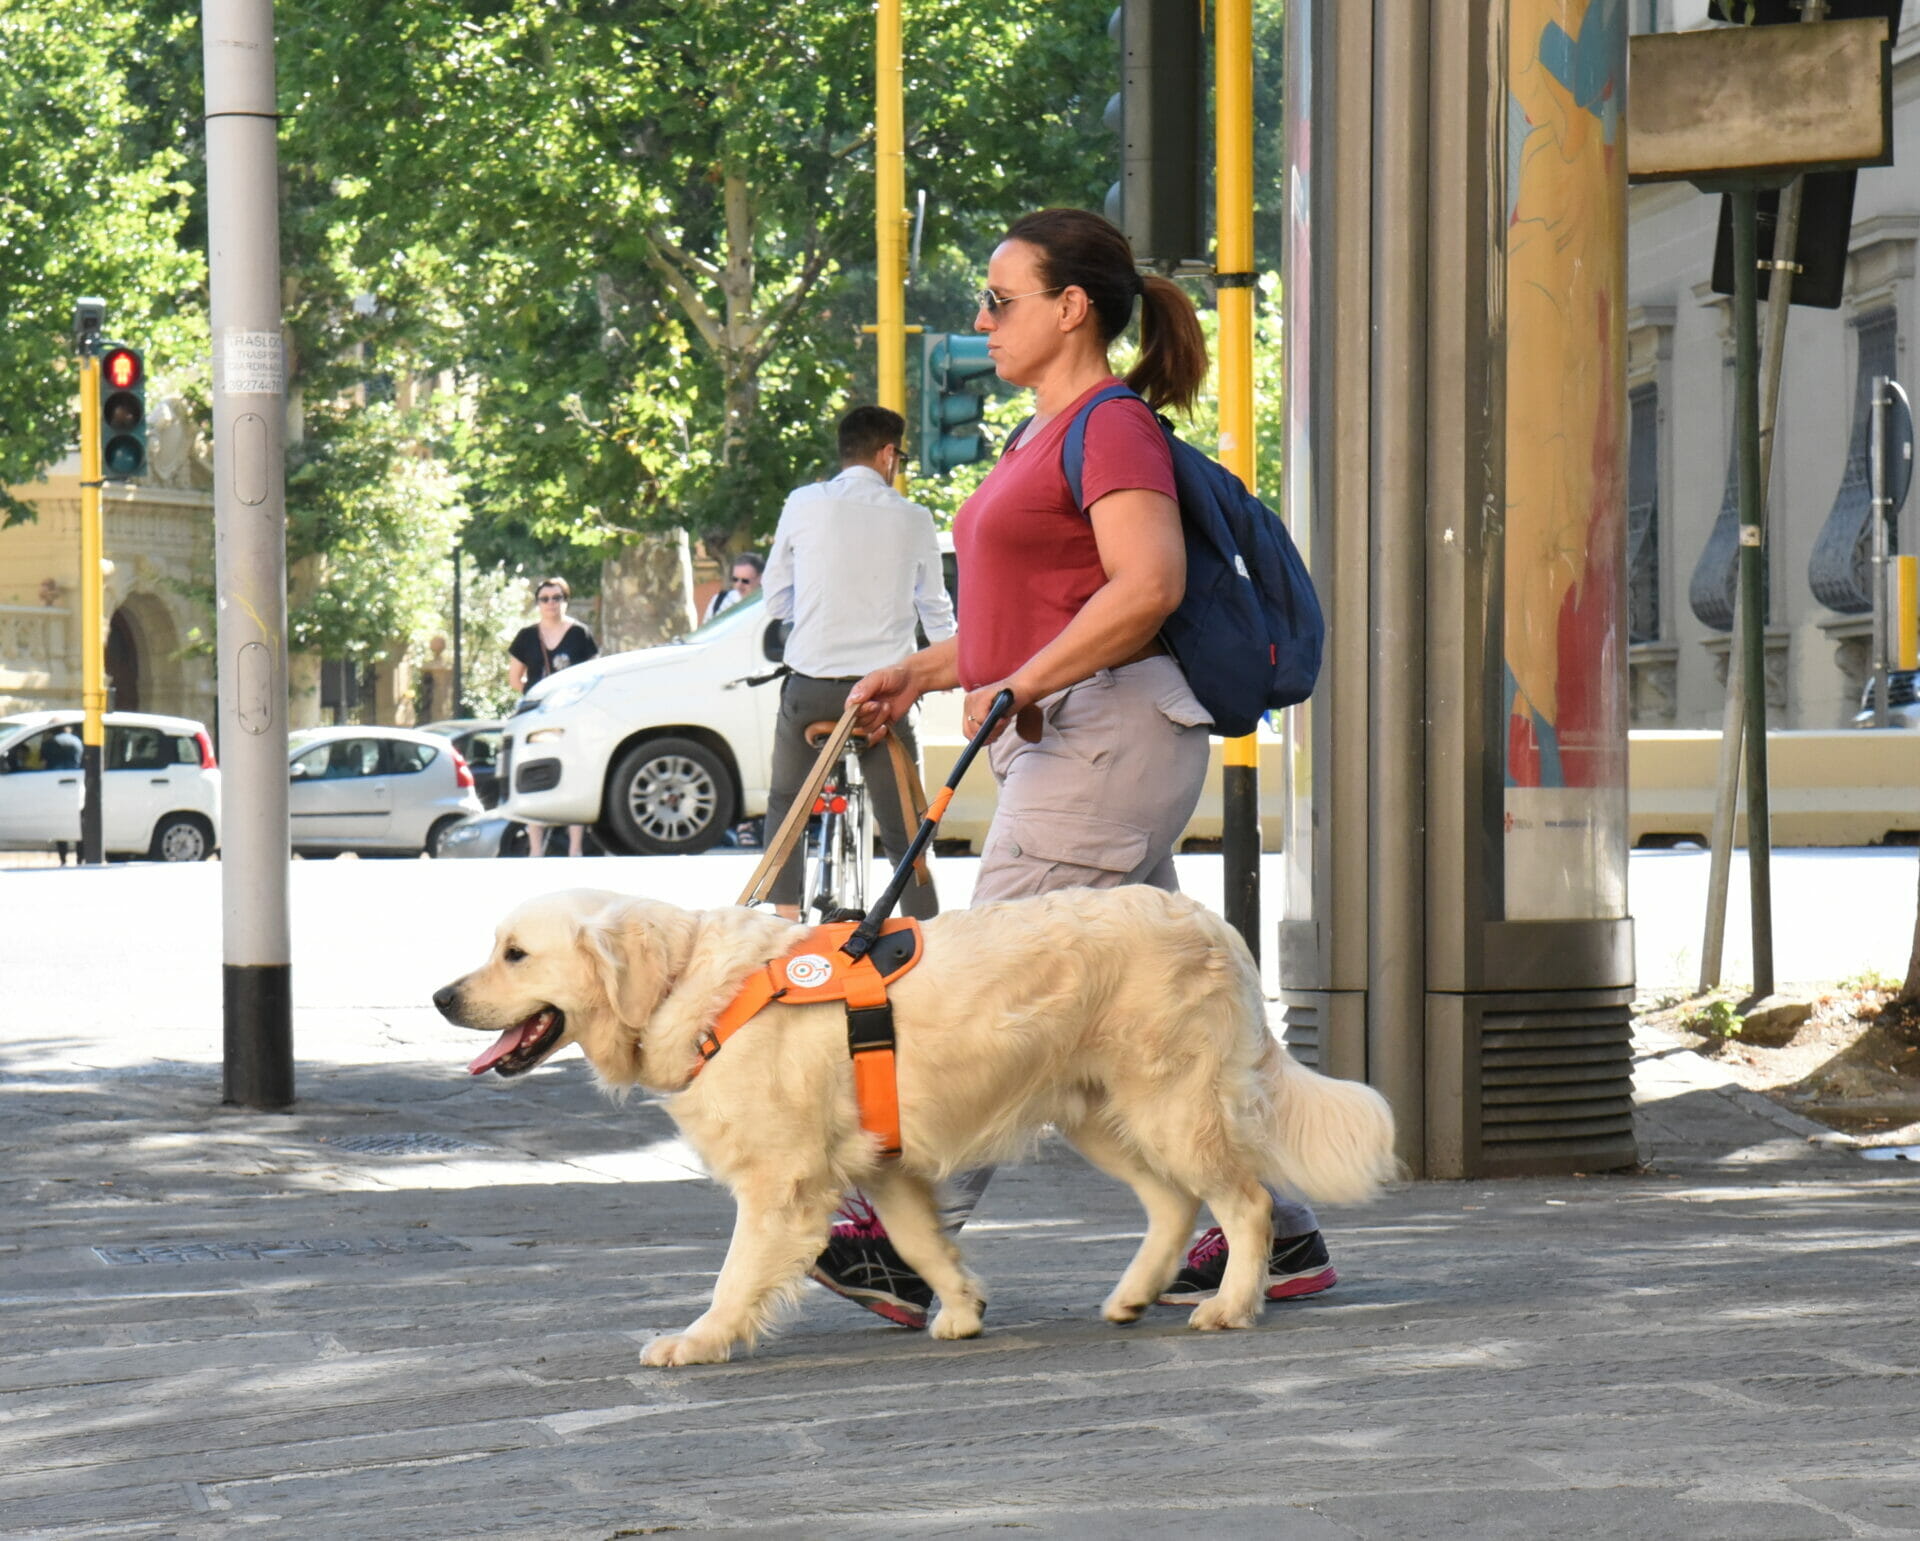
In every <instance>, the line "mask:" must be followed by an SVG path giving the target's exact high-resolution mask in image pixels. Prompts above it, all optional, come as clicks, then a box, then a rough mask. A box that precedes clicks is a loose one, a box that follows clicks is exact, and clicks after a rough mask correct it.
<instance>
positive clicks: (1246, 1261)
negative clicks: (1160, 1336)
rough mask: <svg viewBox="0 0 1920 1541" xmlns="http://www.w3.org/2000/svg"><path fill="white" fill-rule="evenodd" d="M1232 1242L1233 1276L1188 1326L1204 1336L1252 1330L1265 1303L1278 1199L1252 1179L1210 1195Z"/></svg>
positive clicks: (1228, 1276) (1199, 1307) (1226, 1276)
mask: <svg viewBox="0 0 1920 1541" xmlns="http://www.w3.org/2000/svg"><path fill="white" fill-rule="evenodd" d="M1206 1199H1207V1207H1208V1208H1210V1209H1211V1210H1212V1211H1213V1217H1214V1219H1216V1220H1218V1221H1219V1222H1220V1229H1221V1230H1222V1231H1223V1232H1225V1233H1226V1238H1227V1271H1226V1273H1225V1274H1224V1275H1223V1276H1222V1277H1221V1280H1220V1290H1219V1293H1218V1294H1216V1295H1215V1296H1214V1297H1213V1299H1211V1300H1204V1301H1202V1302H1201V1303H1200V1304H1199V1305H1197V1306H1195V1307H1194V1311H1193V1315H1192V1316H1190V1317H1188V1318H1187V1325H1188V1326H1189V1327H1192V1328H1195V1329H1197V1330H1199V1331H1201V1332H1213V1331H1216V1330H1218V1329H1219V1328H1222V1327H1251V1326H1252V1325H1253V1324H1254V1323H1255V1322H1257V1321H1258V1320H1259V1319H1260V1308H1261V1306H1262V1305H1264V1304H1265V1296H1266V1282H1267V1255H1268V1253H1269V1252H1270V1251H1271V1250H1272V1247H1273V1197H1272V1195H1271V1194H1269V1193H1268V1192H1267V1190H1266V1189H1265V1188H1264V1187H1262V1186H1261V1185H1260V1184H1259V1183H1258V1182H1256V1181H1254V1180H1253V1179H1252V1178H1251V1177H1248V1178H1245V1179H1243V1180H1242V1181H1240V1182H1239V1183H1236V1184H1235V1185H1233V1186H1232V1187H1228V1188H1223V1189H1220V1190H1217V1191H1215V1192H1212V1193H1209V1194H1207V1195H1206Z"/></svg>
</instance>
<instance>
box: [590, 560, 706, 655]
mask: <svg viewBox="0 0 1920 1541" xmlns="http://www.w3.org/2000/svg"><path fill="white" fill-rule="evenodd" d="M693 621H694V618H693V559H692V556H691V554H690V552H689V550H688V546H687V534H686V531H684V530H674V531H672V532H671V533H669V534H665V535H650V536H645V537H643V538H641V539H640V540H637V541H635V542H634V543H633V544H632V545H630V546H627V547H624V548H623V549H622V550H620V551H619V552H618V553H617V554H616V555H614V556H611V557H609V558H608V559H607V560H606V561H605V562H604V563H602V564H601V568H600V624H599V628H598V630H597V633H596V635H595V639H594V640H596V641H597V642H598V643H599V644H600V651H601V652H603V653H624V652H626V651H627V650H629V649H630V648H636V647H652V646H654V645H655V644H656V643H660V642H670V641H672V640H673V638H675V637H683V636H685V635H686V634H687V633H688V632H689V631H691V630H692V629H693Z"/></svg>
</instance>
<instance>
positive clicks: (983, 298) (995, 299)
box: [973, 284, 1066, 316]
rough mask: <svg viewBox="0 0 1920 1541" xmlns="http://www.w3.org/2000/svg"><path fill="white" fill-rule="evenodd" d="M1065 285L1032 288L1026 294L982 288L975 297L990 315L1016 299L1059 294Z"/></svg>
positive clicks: (993, 314) (997, 312) (998, 312)
mask: <svg viewBox="0 0 1920 1541" xmlns="http://www.w3.org/2000/svg"><path fill="white" fill-rule="evenodd" d="M1065 287H1066V286H1065V285H1064V284H1055V285H1054V286H1053V287H1052V288H1051V289H1031V290H1029V291H1028V292H1027V293H1025V294H995V293H994V292H993V291H992V290H991V289H982V290H981V291H980V292H979V293H978V294H976V295H975V296H974V297H973V298H974V301H975V303H976V304H978V305H979V307H980V308H981V309H982V310H984V311H985V312H986V313H987V314H988V315H990V316H997V315H999V314H1000V312H1001V311H1003V310H1005V309H1006V308H1007V307H1008V306H1009V305H1011V304H1012V303H1013V302H1014V301H1015V300H1031V299H1037V298H1038V297H1039V296H1041V295H1043V294H1058V293H1059V292H1060V291H1061V290H1062V289H1063V288H1065Z"/></svg>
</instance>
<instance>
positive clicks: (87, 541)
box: [80, 353, 107, 863]
mask: <svg viewBox="0 0 1920 1541" xmlns="http://www.w3.org/2000/svg"><path fill="white" fill-rule="evenodd" d="M100 471H101V466H100V358H99V355H98V354H96V353H83V354H82V355H81V356H80V706H81V710H82V711H83V712H84V713H85V714H86V715H85V717H84V718H83V720H82V722H81V725H80V743H81V746H82V750H83V752H84V754H85V756H86V769H87V772H88V774H87V775H86V776H85V778H84V780H85V783H86V800H85V802H84V803H83V805H82V807H81V811H80V829H81V837H80V860H81V861H82V862H84V863H98V862H100V861H102V860H104V854H103V852H102V851H101V848H100V778H99V774H98V772H97V771H95V770H94V767H95V766H97V765H98V764H99V763H100V758H101V751H102V749H103V746H104V745H105V744H106V741H107V732H106V721H105V718H106V711H107V668H106V657H105V654H104V651H103V643H102V638H101V631H102V620H101V612H102V610H104V609H105V607H106V594H105V590H104V586H103V580H102V577H101V573H100V568H101V559H102V557H104V556H105V554H106V553H105V550H104V547H105V544H106V542H105V539H104V536H103V534H102V531H101V517H100Z"/></svg>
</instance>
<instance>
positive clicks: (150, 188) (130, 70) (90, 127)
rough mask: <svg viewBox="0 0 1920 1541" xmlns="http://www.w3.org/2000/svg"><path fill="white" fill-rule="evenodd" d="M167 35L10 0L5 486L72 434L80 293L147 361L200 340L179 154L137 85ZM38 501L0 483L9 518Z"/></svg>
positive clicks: (3, 304) (127, 22)
mask: <svg viewBox="0 0 1920 1541" xmlns="http://www.w3.org/2000/svg"><path fill="white" fill-rule="evenodd" d="M162 43H163V40H162V39H159V38H155V37H154V36H152V35H151V34H149V33H147V32H146V31H144V30H143V29H142V28H141V27H140V26H139V25H138V23H137V20H136V18H135V17H133V16H131V15H129V14H128V13H126V12H124V11H116V10H114V9H112V8H111V7H99V6H89V5H85V4H81V3H79V0H7V3H6V4H5V5H4V6H0V79H4V80H5V82H6V89H5V90H4V91H0V145H4V146H5V149H4V150H0V488H4V487H5V486H7V485H9V484H16V483H21V482H26V481H30V480H32V479H33V478H34V477H35V476H38V475H39V474H40V473H41V472H43V471H44V470H45V469H46V468H47V467H48V466H50V465H52V464H53V463H54V462H55V461H57V460H59V459H60V457H61V456H62V455H64V454H65V453H67V452H68V450H69V449H70V448H71V447H72V445H73V443H74V441H75V437H76V434H77V429H78V423H77V418H76V415H75V401H76V395H77V390H78V377H77V367H76V364H75V360H74V356H73V344H72V328H73V303H74V301H75V300H77V299H79V298H80V297H81V296H83V295H97V296H99V297H100V298H102V299H104V300H105V301H106V302H107V307H108V311H107V324H108V330H109V332H110V333H111V334H112V335H114V336H116V337H119V338H123V339H125V340H127V341H129V342H137V343H139V344H140V345H141V346H143V347H144V348H145V349H146V350H147V352H148V355H149V359H150V361H151V362H154V363H158V362H161V361H164V360H166V359H168V358H170V357H176V356H188V355H193V354H196V353H198V354H204V352H205V330H204V323H203V322H201V321H199V320H198V318H197V316H196V314H195V311H194V309H193V308H192V307H191V306H189V305H186V304H183V301H184V300H186V299H188V298H190V297H191V295H192V293H193V292H194V290H195V288H196V286H197V285H198V283H199V282H200V279H201V273H202V263H201V260H200V257H199V254H198V253H197V252H195V251H193V250H190V249H187V248H185V247H183V246H182V244H181V231H182V228H183V225H184V222H185V219H186V212H187V206H188V197H187V188H186V187H185V186H184V184H183V183H182V181H181V180H180V178H181V174H182V171H183V156H182V154H181V153H180V151H179V149H178V148H177V147H174V146H172V145H169V144H165V143H162V142H159V141H158V140H156V139H155V138H154V137H153V136H151V135H150V134H148V133H147V132H146V130H145V126H144V123H145V117H144V107H143V104H142V103H141V101H140V100H139V99H138V98H137V96H136V95H135V92H134V91H133V89H132V88H131V86H130V82H133V81H136V80H138V79H139V78H140V77H141V76H142V74H143V72H144V71H145V70H146V68H147V65H148V53H147V50H148V49H149V48H150V47H154V46H160V45H161V44H162ZM30 513H31V510H30V509H29V508H28V507H27V506H26V505H25V504H22V503H19V502H17V501H15V500H13V499H11V498H8V497H7V496H6V494H5V493H4V491H0V523H7V524H11V523H14V522H17V521H18V520H20V519H21V518H24V517H28V516H29V515H30Z"/></svg>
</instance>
